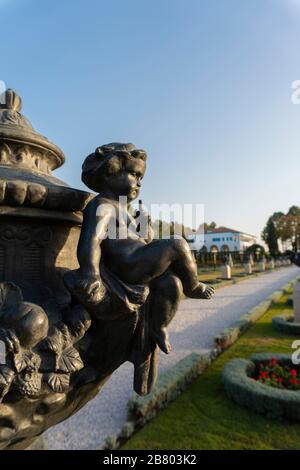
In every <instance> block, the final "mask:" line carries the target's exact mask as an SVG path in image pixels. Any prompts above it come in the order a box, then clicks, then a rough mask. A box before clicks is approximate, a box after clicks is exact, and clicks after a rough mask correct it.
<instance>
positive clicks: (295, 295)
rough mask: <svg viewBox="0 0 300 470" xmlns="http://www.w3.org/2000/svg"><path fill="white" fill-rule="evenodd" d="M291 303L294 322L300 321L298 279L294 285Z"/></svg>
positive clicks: (299, 282) (299, 283)
mask: <svg viewBox="0 0 300 470" xmlns="http://www.w3.org/2000/svg"><path fill="white" fill-rule="evenodd" d="M293 304H294V317H295V323H300V281H298V282H296V284H295V285H294V292H293Z"/></svg>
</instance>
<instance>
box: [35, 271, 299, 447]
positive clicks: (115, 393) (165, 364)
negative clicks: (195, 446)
mask: <svg viewBox="0 0 300 470" xmlns="http://www.w3.org/2000/svg"><path fill="white" fill-rule="evenodd" d="M297 275H300V271H299V268H297V267H296V266H290V267H286V268H282V269H279V270H276V271H273V272H271V273H266V274H263V275H261V276H257V277H253V278H252V277H251V278H250V279H249V278H248V279H246V280H243V281H242V282H239V283H237V284H234V285H229V286H226V287H221V288H219V289H217V290H216V293H215V296H214V298H213V299H212V300H210V301H206V300H194V299H185V300H183V301H182V302H181V305H180V308H179V311H178V312H177V315H176V317H175V319H174V320H173V322H172V324H171V325H170V327H169V332H170V339H171V344H172V347H173V351H172V352H171V354H169V355H165V354H163V353H162V352H160V353H159V374H161V373H163V372H164V371H166V370H168V369H169V368H170V367H172V366H174V365H175V364H176V363H177V362H178V361H180V360H181V359H183V358H184V357H186V356H187V355H189V354H190V353H192V352H196V353H203V352H207V351H209V350H210V349H211V348H213V346H214V344H213V340H214V337H215V336H216V335H217V334H218V333H220V332H221V331H222V330H224V329H225V328H227V327H228V326H230V325H232V324H233V323H234V322H235V321H236V320H238V319H239V318H240V317H241V316H242V315H244V314H245V313H247V312H248V311H249V310H250V309H251V308H253V307H255V306H256V305H257V304H258V303H260V302H261V301H263V300H265V299H266V298H267V297H268V296H269V295H270V294H272V293H273V292H274V291H275V290H276V289H278V288H280V287H282V286H283V285H284V284H286V283H287V282H289V281H290V280H292V279H294V278H295V277H296V276H297ZM132 380H133V366H132V364H129V363H126V364H123V365H122V366H121V367H120V368H119V369H118V370H117V371H116V372H115V373H114V374H113V375H112V377H111V378H110V380H109V381H108V382H107V384H105V385H104V387H103V389H102V391H101V392H100V393H99V394H98V396H97V397H96V398H94V400H92V401H91V402H89V403H88V404H87V405H86V406H85V407H84V408H83V409H82V410H80V411H79V412H78V413H76V414H75V415H74V416H72V417H71V418H69V419H68V420H66V421H64V422H63V423H60V424H58V425H56V426H54V427H53V428H51V429H49V430H48V431H47V432H46V433H45V434H44V437H45V439H46V442H47V446H48V449H49V450H54V449H62V450H76V449H99V448H101V447H102V446H103V445H104V442H105V439H106V438H107V436H108V435H115V434H117V433H118V432H119V431H120V429H121V428H122V426H123V424H124V423H125V422H126V421H127V403H128V401H129V399H130V398H131V396H132V395H133V390H132Z"/></svg>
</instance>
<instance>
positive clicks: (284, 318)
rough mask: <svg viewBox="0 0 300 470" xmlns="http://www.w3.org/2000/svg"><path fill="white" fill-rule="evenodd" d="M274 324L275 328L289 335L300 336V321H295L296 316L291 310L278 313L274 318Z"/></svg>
mask: <svg viewBox="0 0 300 470" xmlns="http://www.w3.org/2000/svg"><path fill="white" fill-rule="evenodd" d="M272 325H273V328H274V330H276V331H279V332H280V333H285V334H287V335H292V336H295V335H296V336H298V335H300V323H296V322H295V321H294V316H293V315H290V312H288V313H284V312H283V314H282V315H278V316H276V317H273V318H272Z"/></svg>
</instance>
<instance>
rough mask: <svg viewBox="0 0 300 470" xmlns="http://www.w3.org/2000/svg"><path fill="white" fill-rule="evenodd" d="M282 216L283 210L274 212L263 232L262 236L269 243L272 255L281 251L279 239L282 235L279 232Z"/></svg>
mask: <svg viewBox="0 0 300 470" xmlns="http://www.w3.org/2000/svg"><path fill="white" fill-rule="evenodd" d="M282 216H284V213H283V212H274V214H273V215H271V217H269V219H268V221H267V224H266V226H265V228H264V229H263V231H262V234H261V238H262V239H263V240H264V241H265V242H266V244H267V245H268V248H269V252H270V253H271V254H272V255H276V254H277V253H278V252H279V247H278V239H279V238H280V236H279V232H278V222H279V220H280V219H281V217H282Z"/></svg>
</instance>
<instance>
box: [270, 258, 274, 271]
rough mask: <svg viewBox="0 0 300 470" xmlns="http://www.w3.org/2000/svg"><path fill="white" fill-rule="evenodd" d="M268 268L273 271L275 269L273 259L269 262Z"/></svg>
mask: <svg viewBox="0 0 300 470" xmlns="http://www.w3.org/2000/svg"><path fill="white" fill-rule="evenodd" d="M269 268H270V269H274V268H275V262H274V260H273V259H271V260H270V262H269Z"/></svg>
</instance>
